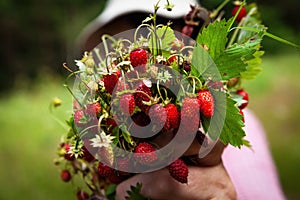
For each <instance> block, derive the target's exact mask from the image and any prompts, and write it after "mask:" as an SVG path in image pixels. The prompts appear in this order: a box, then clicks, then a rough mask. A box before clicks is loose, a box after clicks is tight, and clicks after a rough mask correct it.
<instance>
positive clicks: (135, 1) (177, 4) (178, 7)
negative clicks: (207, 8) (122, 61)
mask: <svg viewBox="0 0 300 200" xmlns="http://www.w3.org/2000/svg"><path fill="white" fill-rule="evenodd" d="M157 2H158V0H108V2H107V4H106V7H105V8H104V11H103V12H102V13H101V14H100V15H99V16H98V17H96V18H95V19H94V20H93V21H91V22H90V23H89V24H88V25H87V26H86V27H85V28H84V29H83V31H82V33H81V34H80V36H79V41H78V42H79V43H80V46H82V43H84V42H85V41H86V40H87V39H88V37H89V36H91V35H92V34H93V33H95V32H96V31H97V30H99V29H101V27H103V26H105V25H106V24H108V23H109V22H111V21H112V20H114V19H116V18H117V17H119V16H122V15H125V14H130V13H135V12H142V13H149V14H150V13H153V11H154V5H155V4H156V3H157ZM169 2H170V4H173V5H174V7H173V9H172V11H167V10H166V9H164V7H165V5H166V4H167V0H160V2H159V7H160V8H159V9H158V13H157V15H158V16H161V17H164V18H167V19H177V18H181V17H183V16H184V15H186V14H187V13H188V12H189V11H190V10H191V8H190V5H198V3H197V1H196V0H169ZM99 37H100V36H99Z"/></svg>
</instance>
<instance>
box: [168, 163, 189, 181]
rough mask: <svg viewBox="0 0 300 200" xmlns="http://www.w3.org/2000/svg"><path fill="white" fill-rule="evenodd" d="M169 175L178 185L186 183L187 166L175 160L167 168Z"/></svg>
mask: <svg viewBox="0 0 300 200" xmlns="http://www.w3.org/2000/svg"><path fill="white" fill-rule="evenodd" d="M168 169H169V173H170V175H171V176H172V177H173V178H174V179H175V180H177V181H179V182H180V183H187V182H188V174H189V170H188V167H187V165H186V164H185V163H184V162H183V161H182V160H181V159H177V160H175V161H174V162H173V163H171V164H170V165H169V166H168Z"/></svg>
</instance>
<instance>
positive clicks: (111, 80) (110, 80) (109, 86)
mask: <svg viewBox="0 0 300 200" xmlns="http://www.w3.org/2000/svg"><path fill="white" fill-rule="evenodd" d="M102 81H103V82H104V87H105V89H106V91H107V92H108V93H109V94H112V93H113V91H114V88H115V86H116V84H117V83H118V81H119V73H113V74H106V75H103V77H102Z"/></svg>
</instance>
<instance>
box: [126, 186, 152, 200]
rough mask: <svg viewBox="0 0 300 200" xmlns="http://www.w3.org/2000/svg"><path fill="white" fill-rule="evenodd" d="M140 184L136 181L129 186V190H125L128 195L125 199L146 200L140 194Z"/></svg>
mask: <svg viewBox="0 0 300 200" xmlns="http://www.w3.org/2000/svg"><path fill="white" fill-rule="evenodd" d="M141 190H142V184H141V183H137V184H136V186H133V185H132V186H130V190H129V191H127V194H128V196H127V197H126V200H147V198H145V197H144V196H143V195H141Z"/></svg>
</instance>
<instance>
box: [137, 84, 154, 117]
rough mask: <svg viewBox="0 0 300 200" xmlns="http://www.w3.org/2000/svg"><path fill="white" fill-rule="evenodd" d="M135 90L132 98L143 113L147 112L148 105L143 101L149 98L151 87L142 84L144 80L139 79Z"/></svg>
mask: <svg viewBox="0 0 300 200" xmlns="http://www.w3.org/2000/svg"><path fill="white" fill-rule="evenodd" d="M135 90H136V91H137V92H135V93H134V99H135V103H136V105H137V106H138V107H139V108H140V109H141V110H142V111H144V112H145V113H147V112H148V110H149V106H148V105H146V104H144V103H143V101H144V102H148V101H150V98H151V96H152V92H151V89H150V88H149V87H148V86H147V85H145V84H144V82H142V81H139V82H138V83H137V84H136V89H135Z"/></svg>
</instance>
